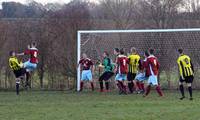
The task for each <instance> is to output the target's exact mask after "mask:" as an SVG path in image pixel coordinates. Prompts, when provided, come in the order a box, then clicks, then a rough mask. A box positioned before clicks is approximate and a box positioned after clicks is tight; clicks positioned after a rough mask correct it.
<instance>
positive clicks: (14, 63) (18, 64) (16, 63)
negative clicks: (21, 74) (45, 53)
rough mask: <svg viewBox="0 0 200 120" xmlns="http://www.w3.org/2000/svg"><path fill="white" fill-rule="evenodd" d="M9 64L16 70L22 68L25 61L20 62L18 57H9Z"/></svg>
mask: <svg viewBox="0 0 200 120" xmlns="http://www.w3.org/2000/svg"><path fill="white" fill-rule="evenodd" d="M9 66H10V68H11V69H12V70H14V71H16V70H19V69H20V68H22V66H23V63H22V62H19V61H18V59H17V58H16V57H10V58H9Z"/></svg>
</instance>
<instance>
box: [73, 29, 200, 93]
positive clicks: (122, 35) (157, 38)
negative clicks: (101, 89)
mask: <svg viewBox="0 0 200 120" xmlns="http://www.w3.org/2000/svg"><path fill="white" fill-rule="evenodd" d="M199 38H200V28H191V29H151V30H149V29H144V30H79V31H77V61H79V60H80V59H81V54H82V53H86V54H87V55H88V57H89V58H91V59H92V61H93V62H94V63H95V64H96V63H98V61H101V60H102V57H101V56H102V53H103V52H104V51H107V52H108V53H109V54H110V57H111V58H113V60H114V55H113V49H114V48H124V49H125V51H126V53H127V54H129V50H130V48H131V47H135V48H137V51H138V54H139V55H140V56H143V52H144V51H145V50H148V49H149V48H153V49H155V55H156V56H157V57H158V59H159V61H160V63H161V71H164V72H166V74H167V76H166V78H163V79H166V80H168V79H170V80H172V79H174V78H172V77H173V75H171V73H172V72H173V70H176V69H177V66H176V59H177V57H178V53H177V49H178V48H183V49H184V52H185V53H186V54H188V55H189V56H191V58H192V60H193V62H194V64H195V66H197V67H198V66H199V63H200V53H199V51H200V40H199ZM99 74H100V71H99V72H97V73H94V79H98V76H99ZM170 77H171V78H170ZM80 79H81V71H80V67H79V68H78V70H77V90H78V91H79V90H80Z"/></svg>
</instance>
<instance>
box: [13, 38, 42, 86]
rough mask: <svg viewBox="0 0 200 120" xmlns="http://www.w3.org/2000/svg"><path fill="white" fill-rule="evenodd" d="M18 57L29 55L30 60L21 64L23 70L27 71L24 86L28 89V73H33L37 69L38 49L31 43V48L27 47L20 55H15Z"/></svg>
mask: <svg viewBox="0 0 200 120" xmlns="http://www.w3.org/2000/svg"><path fill="white" fill-rule="evenodd" d="M17 55H18V56H20V55H29V56H30V58H29V60H28V61H27V62H25V63H24V64H23V66H24V68H25V69H26V71H27V74H26V86H29V87H30V84H29V82H28V80H29V77H30V72H33V71H34V70H35V69H36V68H37V64H38V49H37V48H36V43H35V42H33V43H32V44H31V46H29V45H28V49H27V50H26V51H25V52H23V53H20V54H17Z"/></svg>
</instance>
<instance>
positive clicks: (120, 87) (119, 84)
mask: <svg viewBox="0 0 200 120" xmlns="http://www.w3.org/2000/svg"><path fill="white" fill-rule="evenodd" d="M117 87H118V88H119V90H120V91H122V85H121V83H120V81H118V83H117Z"/></svg>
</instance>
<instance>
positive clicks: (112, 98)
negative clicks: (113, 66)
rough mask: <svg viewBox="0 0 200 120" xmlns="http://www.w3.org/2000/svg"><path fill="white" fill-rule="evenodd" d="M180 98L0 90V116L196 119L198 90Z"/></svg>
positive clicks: (18, 119) (17, 119) (1, 119)
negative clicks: (191, 95)
mask: <svg viewBox="0 0 200 120" xmlns="http://www.w3.org/2000/svg"><path fill="white" fill-rule="evenodd" d="M194 96H195V97H194V98H195V99H194V100H193V101H189V100H188V99H185V100H183V101H180V100H179V99H178V98H179V93H178V91H173V92H169V91H168V92H167V91H165V97H163V98H160V97H157V94H156V93H155V92H154V91H153V92H152V94H150V96H148V97H147V98H143V97H142V96H141V95H127V96H125V95H118V94H117V93H108V94H106V93H98V92H94V93H92V92H83V93H75V92H74V93H73V92H58V91H57V92H55V91H53V92H47V91H35V92H30V91H29V92H22V93H21V95H20V96H16V95H15V92H0V120H200V113H199V111H200V98H199V97H200V92H198V91H195V92H194Z"/></svg>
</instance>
